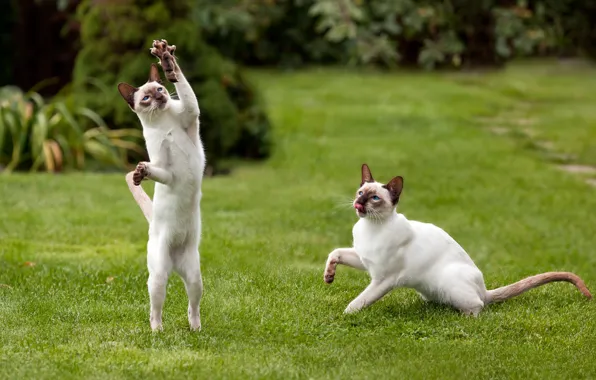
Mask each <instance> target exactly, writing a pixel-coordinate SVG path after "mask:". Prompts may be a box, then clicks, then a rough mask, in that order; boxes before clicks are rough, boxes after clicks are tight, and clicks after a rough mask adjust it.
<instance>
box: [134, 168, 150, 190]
mask: <svg viewBox="0 0 596 380" xmlns="http://www.w3.org/2000/svg"><path fill="white" fill-rule="evenodd" d="M148 176H149V168H148V167H147V163H146V162H139V163H138V165H137V167H136V168H135V171H134V173H133V175H132V181H133V183H134V184H135V186H139V185H140V184H141V181H142V180H143V179H145V178H147V177H148Z"/></svg>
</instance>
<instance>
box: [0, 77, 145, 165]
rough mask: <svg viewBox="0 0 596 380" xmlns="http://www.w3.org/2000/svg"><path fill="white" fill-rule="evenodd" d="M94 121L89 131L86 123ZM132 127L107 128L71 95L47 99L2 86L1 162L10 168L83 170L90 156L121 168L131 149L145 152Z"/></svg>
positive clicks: (138, 136) (137, 133) (137, 132)
mask: <svg viewBox="0 0 596 380" xmlns="http://www.w3.org/2000/svg"><path fill="white" fill-rule="evenodd" d="M89 125H93V127H92V128H89V129H87V126H89ZM140 137H142V134H141V133H140V131H138V130H135V129H117V130H110V129H109V128H108V127H107V126H106V125H105V123H104V121H103V120H102V118H101V117H99V115H97V114H96V113H95V112H93V111H92V110H90V109H89V108H85V107H81V106H79V105H78V104H77V103H76V102H75V100H74V98H73V97H65V98H60V97H58V98H56V99H54V100H53V101H51V102H46V101H45V100H44V99H43V98H42V97H41V96H40V95H39V94H38V93H36V92H32V91H29V92H26V93H24V92H23V91H21V90H20V89H19V88H17V87H13V86H7V87H3V88H0V164H1V165H3V166H4V172H5V173H10V172H12V171H14V170H27V169H28V170H30V171H38V170H40V169H44V170H46V171H49V172H57V171H61V170H63V169H65V168H73V169H85V168H86V164H87V163H88V159H89V158H90V159H92V160H95V161H97V162H98V163H100V164H103V165H108V166H116V167H125V166H126V164H127V160H126V157H127V153H128V152H129V151H137V152H143V148H142V146H141V145H140V144H139V138H140Z"/></svg>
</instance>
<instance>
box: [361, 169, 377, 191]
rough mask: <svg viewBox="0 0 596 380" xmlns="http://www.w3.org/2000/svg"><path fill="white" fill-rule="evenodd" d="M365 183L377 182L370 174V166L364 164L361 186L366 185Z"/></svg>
mask: <svg viewBox="0 0 596 380" xmlns="http://www.w3.org/2000/svg"><path fill="white" fill-rule="evenodd" d="M365 182H375V180H374V179H373V177H372V174H371V173H370V169H369V168H368V165H367V164H362V182H361V183H360V186H362V185H364V183H365Z"/></svg>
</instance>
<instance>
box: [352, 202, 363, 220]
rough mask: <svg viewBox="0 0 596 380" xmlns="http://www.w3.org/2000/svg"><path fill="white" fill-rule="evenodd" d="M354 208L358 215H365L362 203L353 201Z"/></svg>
mask: <svg viewBox="0 0 596 380" xmlns="http://www.w3.org/2000/svg"><path fill="white" fill-rule="evenodd" d="M354 208H355V209H356V213H357V214H358V216H360V217H363V216H365V215H366V208H365V207H364V205H363V204H360V203H354Z"/></svg>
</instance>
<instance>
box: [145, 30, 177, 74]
mask: <svg viewBox="0 0 596 380" xmlns="http://www.w3.org/2000/svg"><path fill="white" fill-rule="evenodd" d="M150 51H151V54H152V55H154V56H155V57H157V58H158V59H159V64H160V65H161V67H162V68H163V71H164V73H165V74H166V78H168V80H169V81H170V82H172V83H176V82H178V77H177V76H176V68H177V64H176V58H175V57H174V52H175V51H176V45H168V41H166V40H164V39H161V40H153V47H152V48H151V49H150Z"/></svg>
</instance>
